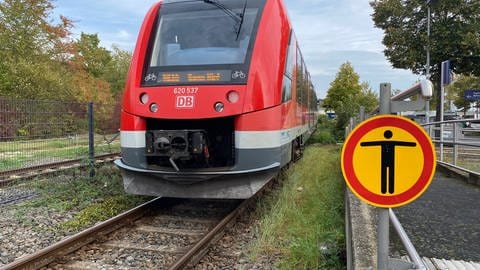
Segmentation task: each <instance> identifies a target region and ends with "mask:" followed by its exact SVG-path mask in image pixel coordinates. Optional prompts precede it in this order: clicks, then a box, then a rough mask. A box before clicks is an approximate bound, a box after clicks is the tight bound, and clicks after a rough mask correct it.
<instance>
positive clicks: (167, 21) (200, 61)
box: [144, 0, 264, 85]
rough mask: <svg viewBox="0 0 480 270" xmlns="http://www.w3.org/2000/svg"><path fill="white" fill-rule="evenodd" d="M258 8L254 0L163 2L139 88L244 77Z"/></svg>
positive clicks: (259, 5)
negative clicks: (143, 76) (144, 85)
mask: <svg viewBox="0 0 480 270" xmlns="http://www.w3.org/2000/svg"><path fill="white" fill-rule="evenodd" d="M263 4H264V1H259V0H243V1H242V0H240V1H239V0H223V1H221V0H205V1H180V2H165V3H164V4H163V5H162V6H161V7H160V11H159V17H158V20H157V26H156V29H155V30H154V31H153V37H154V38H153V40H151V46H150V47H151V49H150V53H149V54H148V57H150V59H149V61H147V63H148V67H147V69H146V72H145V75H146V76H145V78H146V79H145V80H144V84H147V85H159V84H160V85H161V84H174V83H175V84H178V83H191V82H196V83H202V82H205V83H215V82H222V83H225V82H231V81H232V75H233V79H237V80H245V79H246V78H245V76H242V74H244V75H245V74H247V73H248V65H249V62H250V56H251V51H252V48H253V42H254V39H255V34H256V27H257V25H258V21H259V18H260V14H261V10H262V9H263ZM189 75H190V76H189ZM189 79H193V81H192V80H189ZM195 79H196V80H195ZM202 79H204V80H202ZM237 82H238V81H237Z"/></svg>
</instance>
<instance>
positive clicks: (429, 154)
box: [341, 115, 436, 208]
mask: <svg viewBox="0 0 480 270" xmlns="http://www.w3.org/2000/svg"><path fill="white" fill-rule="evenodd" d="M383 126H391V127H396V128H400V129H403V130H405V131H407V132H409V133H410V134H411V135H412V136H413V137H415V138H416V140H417V141H418V143H419V145H420V147H421V149H422V153H423V156H424V160H425V162H424V166H423V169H422V172H421V174H420V176H419V178H418V179H417V181H416V183H415V184H414V185H413V186H412V187H411V188H409V189H408V190H407V191H405V192H403V193H400V194H397V195H393V196H392V195H389V196H383V195H378V194H375V193H373V192H371V191H369V190H368V189H366V188H365V187H364V186H363V185H362V183H361V181H360V180H359V179H358V177H357V176H356V174H355V169H354V167H353V153H354V150H355V148H356V146H357V145H358V144H359V143H360V140H361V139H362V138H363V136H364V135H366V134H367V133H368V132H370V131H371V130H373V129H377V128H380V127H383ZM347 157H348V158H347ZM429 161H431V162H429ZM341 163H342V172H343V175H344V177H345V181H346V182H347V184H348V186H349V187H350V189H351V190H352V191H353V193H355V194H356V195H357V196H358V197H360V198H361V199H362V200H364V201H366V202H367V203H369V204H372V205H374V206H378V207H385V208H389V207H397V206H402V205H405V204H407V203H409V202H411V201H413V200H415V199H416V198H418V197H419V196H420V195H421V194H422V193H423V192H424V191H425V190H426V189H427V187H428V185H429V184H430V182H431V181H432V178H433V175H434V174H435V165H436V156H435V149H434V147H433V144H432V142H431V140H430V138H429V136H428V135H427V134H426V132H425V131H424V130H423V128H422V127H420V126H419V125H418V124H416V123H415V122H413V121H412V120H410V119H408V118H404V117H400V116H394V115H382V116H376V117H374V118H371V119H368V120H366V121H364V122H362V123H360V125H358V126H357V127H356V128H355V129H354V130H353V131H352V132H351V133H350V135H349V136H348V137H347V139H346V140H345V144H344V147H343V149H342V160H341Z"/></svg>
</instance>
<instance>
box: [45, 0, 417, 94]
mask: <svg viewBox="0 0 480 270" xmlns="http://www.w3.org/2000/svg"><path fill="white" fill-rule="evenodd" d="M156 2H157V0H136V1H131V0H102V1H98V0H83V1H71V0H56V1H55V2H54V4H55V5H56V6H57V9H56V10H55V13H56V14H57V15H58V14H63V15H66V16H67V17H68V18H71V19H73V20H74V21H75V25H76V26H77V27H76V28H75V29H74V32H75V33H77V34H79V33H80V32H81V31H83V32H86V33H98V35H99V37H100V40H101V42H102V44H101V45H102V46H104V47H106V48H110V47H111V45H112V44H116V45H118V46H119V47H120V48H122V49H124V50H133V48H134V46H135V41H136V36H137V33H138V30H139V29H140V25H141V23H142V20H143V18H144V16H145V14H146V12H147V11H148V10H149V9H150V7H151V6H152V5H153V4H154V3H156ZM368 2H369V1H368V0H360V1H359V0H337V1H335V0H284V3H285V6H286V8H287V12H288V14H289V17H290V19H291V22H292V26H293V28H294V31H295V33H296V36H297V39H298V41H299V44H300V47H301V50H302V53H303V56H304V58H305V61H306V63H307V66H308V69H309V71H310V73H311V75H312V78H313V82H314V85H315V86H316V88H317V92H318V95H319V96H320V97H323V96H325V94H326V90H327V89H328V88H329V85H330V82H331V81H332V80H333V79H334V78H335V75H336V73H337V72H338V69H339V67H340V65H341V64H343V63H345V62H346V61H350V62H351V63H352V65H353V67H354V69H355V71H356V72H357V73H358V74H359V75H360V80H361V81H362V82H363V81H367V82H369V83H370V85H371V86H372V88H373V89H374V90H377V89H378V88H379V85H380V83H381V82H391V83H392V88H393V89H406V88H408V87H409V86H410V85H411V84H413V83H414V82H415V81H416V80H417V79H418V77H417V76H414V75H412V74H411V72H409V71H405V70H398V69H392V67H391V65H390V64H389V62H388V61H387V60H386V59H385V56H384V55H383V50H384V46H383V45H382V43H381V40H382V37H383V33H382V31H381V30H379V29H376V28H375V27H374V25H373V22H372V19H371V14H372V13H373V10H372V8H371V7H370V5H369V3H368Z"/></svg>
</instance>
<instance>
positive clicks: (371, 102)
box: [358, 82, 379, 113]
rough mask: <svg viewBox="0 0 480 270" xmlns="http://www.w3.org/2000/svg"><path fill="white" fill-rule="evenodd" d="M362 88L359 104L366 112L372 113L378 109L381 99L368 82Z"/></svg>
mask: <svg viewBox="0 0 480 270" xmlns="http://www.w3.org/2000/svg"><path fill="white" fill-rule="evenodd" d="M361 86H362V92H361V93H360V95H359V96H358V104H359V105H360V106H362V107H364V108H365V112H367V113H369V112H372V111H373V110H375V109H376V108H377V107H378V99H379V97H378V95H377V93H375V92H374V91H373V90H372V88H371V87H370V85H369V84H368V83H367V82H364V83H362V84H361Z"/></svg>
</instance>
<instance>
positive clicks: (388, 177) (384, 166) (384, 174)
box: [360, 130, 417, 194]
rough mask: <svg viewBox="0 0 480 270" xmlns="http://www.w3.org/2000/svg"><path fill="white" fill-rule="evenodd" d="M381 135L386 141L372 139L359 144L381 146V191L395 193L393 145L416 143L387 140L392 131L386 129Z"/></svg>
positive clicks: (391, 135) (410, 145) (409, 145)
mask: <svg viewBox="0 0 480 270" xmlns="http://www.w3.org/2000/svg"><path fill="white" fill-rule="evenodd" d="M383 137H385V139H387V140H388V141H373V142H361V143H360V146H362V147H368V146H381V147H382V150H381V151H382V162H381V192H382V194H385V193H387V183H388V193H390V194H393V193H395V147H396V146H407V147H414V146H416V145H417V144H416V143H414V142H402V141H389V140H390V139H391V138H392V137H393V132H392V131H391V130H387V131H385V132H384V133H383Z"/></svg>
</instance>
